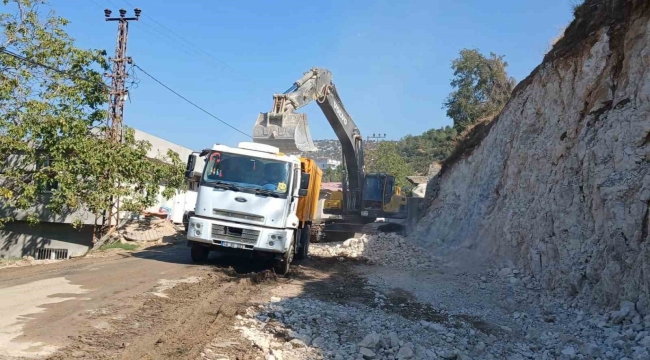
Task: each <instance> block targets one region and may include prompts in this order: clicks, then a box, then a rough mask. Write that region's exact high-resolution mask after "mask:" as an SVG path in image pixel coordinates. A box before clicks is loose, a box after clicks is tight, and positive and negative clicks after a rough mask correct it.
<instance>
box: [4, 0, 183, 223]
mask: <svg viewBox="0 0 650 360" xmlns="http://www.w3.org/2000/svg"><path fill="white" fill-rule="evenodd" d="M3 3H4V6H5V8H8V9H11V8H13V10H14V13H4V14H0V28H1V29H2V34H1V35H0V49H3V50H4V51H3V52H2V53H0V171H1V173H0V207H1V210H2V214H0V226H1V225H2V224H3V223H5V222H7V221H11V220H13V218H14V214H15V210H22V211H25V212H27V220H28V221H30V222H31V223H34V222H37V221H38V220H39V218H40V215H41V214H40V213H39V211H40V210H39V204H45V205H44V206H45V208H46V209H47V210H48V211H50V212H53V213H55V214H61V213H77V212H78V211H80V210H83V211H89V212H90V213H92V214H95V216H96V217H99V216H101V215H102V214H103V213H104V212H105V211H109V210H110V209H112V208H113V206H114V204H115V201H116V199H120V200H121V203H122V204H123V207H121V210H131V211H139V210H142V209H143V208H144V207H147V206H151V205H153V204H154V202H155V199H156V195H157V194H158V191H159V188H158V185H159V184H160V183H165V185H166V189H165V191H164V193H163V196H165V197H167V198H169V197H170V196H171V195H173V194H174V193H175V191H176V190H177V189H179V188H181V187H182V186H183V185H184V178H183V170H184V168H183V164H182V163H181V160H180V158H179V156H178V154H176V153H174V152H171V151H170V152H168V153H167V154H160V156H159V160H164V161H151V160H150V159H147V158H146V154H147V151H148V150H149V149H150V148H151V145H150V144H149V143H148V142H144V141H136V140H135V138H134V136H133V131H132V130H131V129H128V128H125V131H124V139H123V141H122V142H121V143H115V142H111V141H109V140H108V139H107V138H105V136H104V134H105V130H106V111H105V110H104V109H103V106H104V104H105V103H106V101H107V99H108V89H107V87H106V85H105V84H104V83H103V82H102V75H101V71H106V70H108V62H107V59H106V53H105V51H102V50H85V49H80V48H77V47H75V46H74V40H73V39H72V38H70V37H69V36H68V34H67V33H66V32H65V30H64V27H65V26H66V25H67V24H68V21H67V20H66V19H63V18H61V17H58V16H55V14H54V13H53V12H50V13H49V14H48V15H47V16H42V15H41V14H39V12H38V10H39V5H40V4H44V3H45V1H36V0H12V1H10V0H3ZM10 3H11V7H9V6H8V5H9V4H10ZM7 51H8V52H9V53H8V52H7ZM45 190H51V191H47V193H45V194H44V191H45ZM75 223H76V224H79V220H77V221H75Z"/></svg>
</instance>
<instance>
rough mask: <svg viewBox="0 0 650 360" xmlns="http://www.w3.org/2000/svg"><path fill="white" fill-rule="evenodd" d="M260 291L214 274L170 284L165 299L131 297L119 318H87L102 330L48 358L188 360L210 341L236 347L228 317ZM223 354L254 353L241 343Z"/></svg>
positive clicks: (106, 314) (109, 311) (104, 314)
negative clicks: (228, 342)
mask: <svg viewBox="0 0 650 360" xmlns="http://www.w3.org/2000/svg"><path fill="white" fill-rule="evenodd" d="M266 286H268V285H264V284H258V285H255V284H253V283H252V282H251V280H250V279H249V278H241V277H239V276H232V275H229V274H227V272H214V273H208V274H204V278H202V279H201V280H200V281H198V282H196V283H181V284H178V285H176V286H175V287H173V288H172V289H170V290H168V291H166V292H165V295H167V297H160V296H156V295H155V294H152V293H147V294H143V295H141V296H137V297H135V298H134V299H133V301H132V302H131V303H130V304H128V308H127V309H124V308H122V309H121V310H120V316H115V312H114V310H115V309H114V307H111V306H109V307H108V308H106V309H100V311H99V312H95V314H91V315H90V316H92V318H93V320H95V321H98V320H99V321H102V322H103V323H104V324H105V325H104V326H102V327H100V328H99V329H95V330H94V331H91V332H89V333H87V334H83V335H80V336H78V337H77V338H76V339H74V340H73V342H72V344H71V345H69V346H67V347H66V348H64V349H62V350H60V351H59V352H57V353H56V354H55V355H54V356H52V357H51V359H69V358H83V359H106V358H121V359H194V358H197V357H199V356H200V353H201V350H202V349H203V347H204V346H205V344H206V343H208V342H209V341H210V340H212V338H214V337H215V336H218V337H219V338H220V339H222V340H224V341H227V340H231V341H232V343H233V344H238V345H239V342H238V340H239V339H238V338H239V337H238V336H237V334H234V333H233V332H232V330H231V327H232V318H233V316H235V314H236V313H237V312H238V311H240V310H241V309H242V308H243V307H245V306H246V305H247V304H248V301H249V300H250V298H251V296H252V295H254V294H255V293H257V292H260V291H263V290H264V288H265V287H266ZM102 310H104V311H102ZM125 310H126V311H125ZM224 355H226V356H236V357H238V358H240V359H249V358H251V359H252V358H254V356H255V352H254V351H253V349H250V348H249V347H247V346H244V345H243V344H241V346H234V347H231V348H229V349H226V351H224Z"/></svg>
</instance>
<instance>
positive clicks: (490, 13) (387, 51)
mask: <svg viewBox="0 0 650 360" xmlns="http://www.w3.org/2000/svg"><path fill="white" fill-rule="evenodd" d="M49 6H50V7H51V8H52V10H54V11H55V12H56V13H57V14H58V15H60V16H63V17H65V18H67V19H68V20H70V24H69V25H68V27H67V31H68V33H69V34H70V35H71V36H72V37H73V38H75V39H76V44H77V46H79V47H84V48H96V49H106V50H107V51H108V53H109V54H111V55H112V54H113V53H114V49H115V39H116V31H117V24H116V23H115V22H106V21H104V14H103V9H104V8H109V9H111V10H113V15H117V13H118V12H117V10H118V9H119V8H125V9H127V10H128V14H129V15H132V14H133V10H132V9H133V7H134V6H135V7H139V8H141V9H142V17H141V19H140V21H139V22H132V23H131V25H130V28H129V38H128V55H129V56H131V57H132V58H133V60H134V62H135V63H136V64H137V65H138V66H140V67H142V69H144V70H145V71H147V72H148V73H150V74H151V75H153V76H154V77H156V78H157V79H158V80H160V81H161V82H163V83H165V84H166V85H167V86H169V87H170V88H172V89H174V90H175V91H177V92H178V93H180V94H181V95H183V96H184V97H186V98H188V99H189V100H191V101H192V102H194V103H196V104H197V105H199V106H201V107H203V108H204V109H205V110H207V111H209V112H210V113H212V114H214V115H215V116H217V117H218V118H220V119H222V120H223V121H225V122H227V123H229V124H230V125H232V126H234V127H236V128H238V129H240V130H241V131H243V132H244V133H246V134H252V128H253V125H254V124H255V120H256V119H257V116H258V114H259V113H260V112H267V111H269V110H270V109H271V105H272V102H273V93H282V92H284V91H285V90H286V89H288V88H289V87H290V86H291V85H292V84H293V82H294V81H295V80H297V79H298V78H300V77H301V76H302V74H303V73H304V72H305V71H308V70H309V69H310V68H312V67H324V68H327V69H329V70H330V71H331V72H332V74H333V81H334V83H335V84H336V86H337V89H338V91H339V95H340V96H341V100H342V101H343V104H344V106H345V107H346V109H347V110H348V112H349V113H350V115H351V116H352V118H353V120H354V121H355V123H356V124H357V126H358V127H359V129H360V130H361V133H362V134H363V135H364V137H365V136H368V135H371V134H372V133H378V134H384V133H385V134H386V138H387V139H395V140H397V139H399V138H401V137H403V136H405V135H408V134H412V135H418V134H420V133H422V132H424V131H426V130H429V129H431V128H440V127H442V126H446V125H451V123H452V122H451V119H449V118H448V117H447V116H446V114H445V109H443V108H442V104H443V102H444V100H445V98H446V96H447V95H448V94H449V93H450V92H451V91H452V88H451V86H450V85H449V82H450V81H451V79H452V76H453V72H452V70H451V67H450V65H451V62H452V60H453V59H454V58H456V57H458V53H459V51H460V50H461V49H463V48H478V49H479V50H480V51H481V52H482V53H484V54H486V55H487V54H489V53H490V52H494V53H497V54H500V55H505V60H506V61H507V62H508V64H509V65H508V67H507V71H508V73H509V74H510V75H511V76H513V77H515V79H516V80H517V81H521V80H523V79H524V78H525V77H526V76H527V75H528V74H529V73H530V72H531V71H532V70H533V69H534V68H535V66H537V65H538V64H539V63H540V62H541V60H542V58H543V56H544V53H545V51H546V50H547V49H548V46H549V42H550V40H551V39H552V38H554V37H556V36H557V35H558V34H559V33H560V32H561V29H562V28H563V27H564V26H566V25H567V24H568V23H569V21H570V20H571V18H572V14H571V0H547V1H532V0H499V1H485V0H455V1H448V0H404V1H395V0H376V1H370V0H356V1H350V0H331V1H315V2H306V1H294V0H285V1H268V0H248V1H223V0H50V5H49ZM135 72H136V75H137V78H138V80H139V83H138V85H137V87H133V88H131V90H130V100H129V101H127V103H126V106H125V115H124V123H125V124H126V125H128V126H130V127H134V128H137V129H139V130H142V131H145V132H147V133H150V134H152V135H155V136H158V137H161V138H163V139H166V140H169V141H172V142H175V143H177V144H180V145H183V146H185V147H188V148H191V149H193V150H200V149H203V148H207V147H211V146H212V145H213V144H214V143H221V144H226V145H231V146H236V145H237V143H238V142H240V141H248V140H249V138H247V137H246V136H245V135H242V134H240V133H238V132H237V131H235V130H232V129H230V128H229V127H227V126H225V125H224V124H222V123H221V122H219V121H217V120H215V119H214V118H212V117H210V116H208V115H207V114H205V113H203V112H201V111H200V110H198V109H196V108H195V107H193V106H192V105H190V104H188V103H187V102H185V101H184V100H182V99H181V98H179V97H177V96H176V95H174V94H173V93H171V92H169V91H168V90H166V89H165V88H163V87H162V86H160V85H159V84H157V83H156V82H155V81H153V80H152V79H150V78H149V77H147V76H146V75H145V74H143V73H141V72H139V71H138V70H137V69H136V71H135ZM301 111H304V112H305V113H306V114H307V116H308V119H309V124H310V127H311V133H312V136H313V138H314V139H334V138H335V135H334V132H333V130H332V129H331V127H330V126H329V123H328V122H327V120H326V119H325V117H324V116H323V114H322V112H321V111H320V108H319V107H318V105H317V104H316V103H311V104H309V105H307V106H306V107H304V108H302V109H301Z"/></svg>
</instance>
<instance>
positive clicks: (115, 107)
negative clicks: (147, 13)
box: [104, 8, 142, 141]
mask: <svg viewBox="0 0 650 360" xmlns="http://www.w3.org/2000/svg"><path fill="white" fill-rule="evenodd" d="M133 12H134V13H135V17H126V10H124V9H120V16H119V17H113V18H112V17H110V16H111V11H110V10H109V9H106V10H104V16H105V17H106V21H117V44H116V45H115V57H114V58H113V59H111V61H112V62H113V69H112V72H111V73H110V74H106V77H108V78H110V79H111V87H110V89H111V90H110V91H111V92H110V100H109V105H108V124H107V131H108V135H109V138H110V139H111V140H113V141H122V120H123V117H124V100H125V99H126V97H127V95H128V91H127V90H126V88H125V83H126V78H127V77H128V75H127V73H126V64H131V63H133V60H132V59H131V58H130V57H128V56H126V42H127V39H128V34H129V21H131V20H134V21H138V20H139V19H140V13H142V10H140V9H138V8H135V9H134V10H133Z"/></svg>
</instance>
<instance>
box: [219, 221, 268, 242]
mask: <svg viewBox="0 0 650 360" xmlns="http://www.w3.org/2000/svg"><path fill="white" fill-rule="evenodd" d="M259 235H260V232H259V230H249V229H242V228H237V227H232V226H223V225H217V224H212V238H213V239H216V240H225V241H235V242H240V243H245V244H256V243H257V238H258V237H259Z"/></svg>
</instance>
